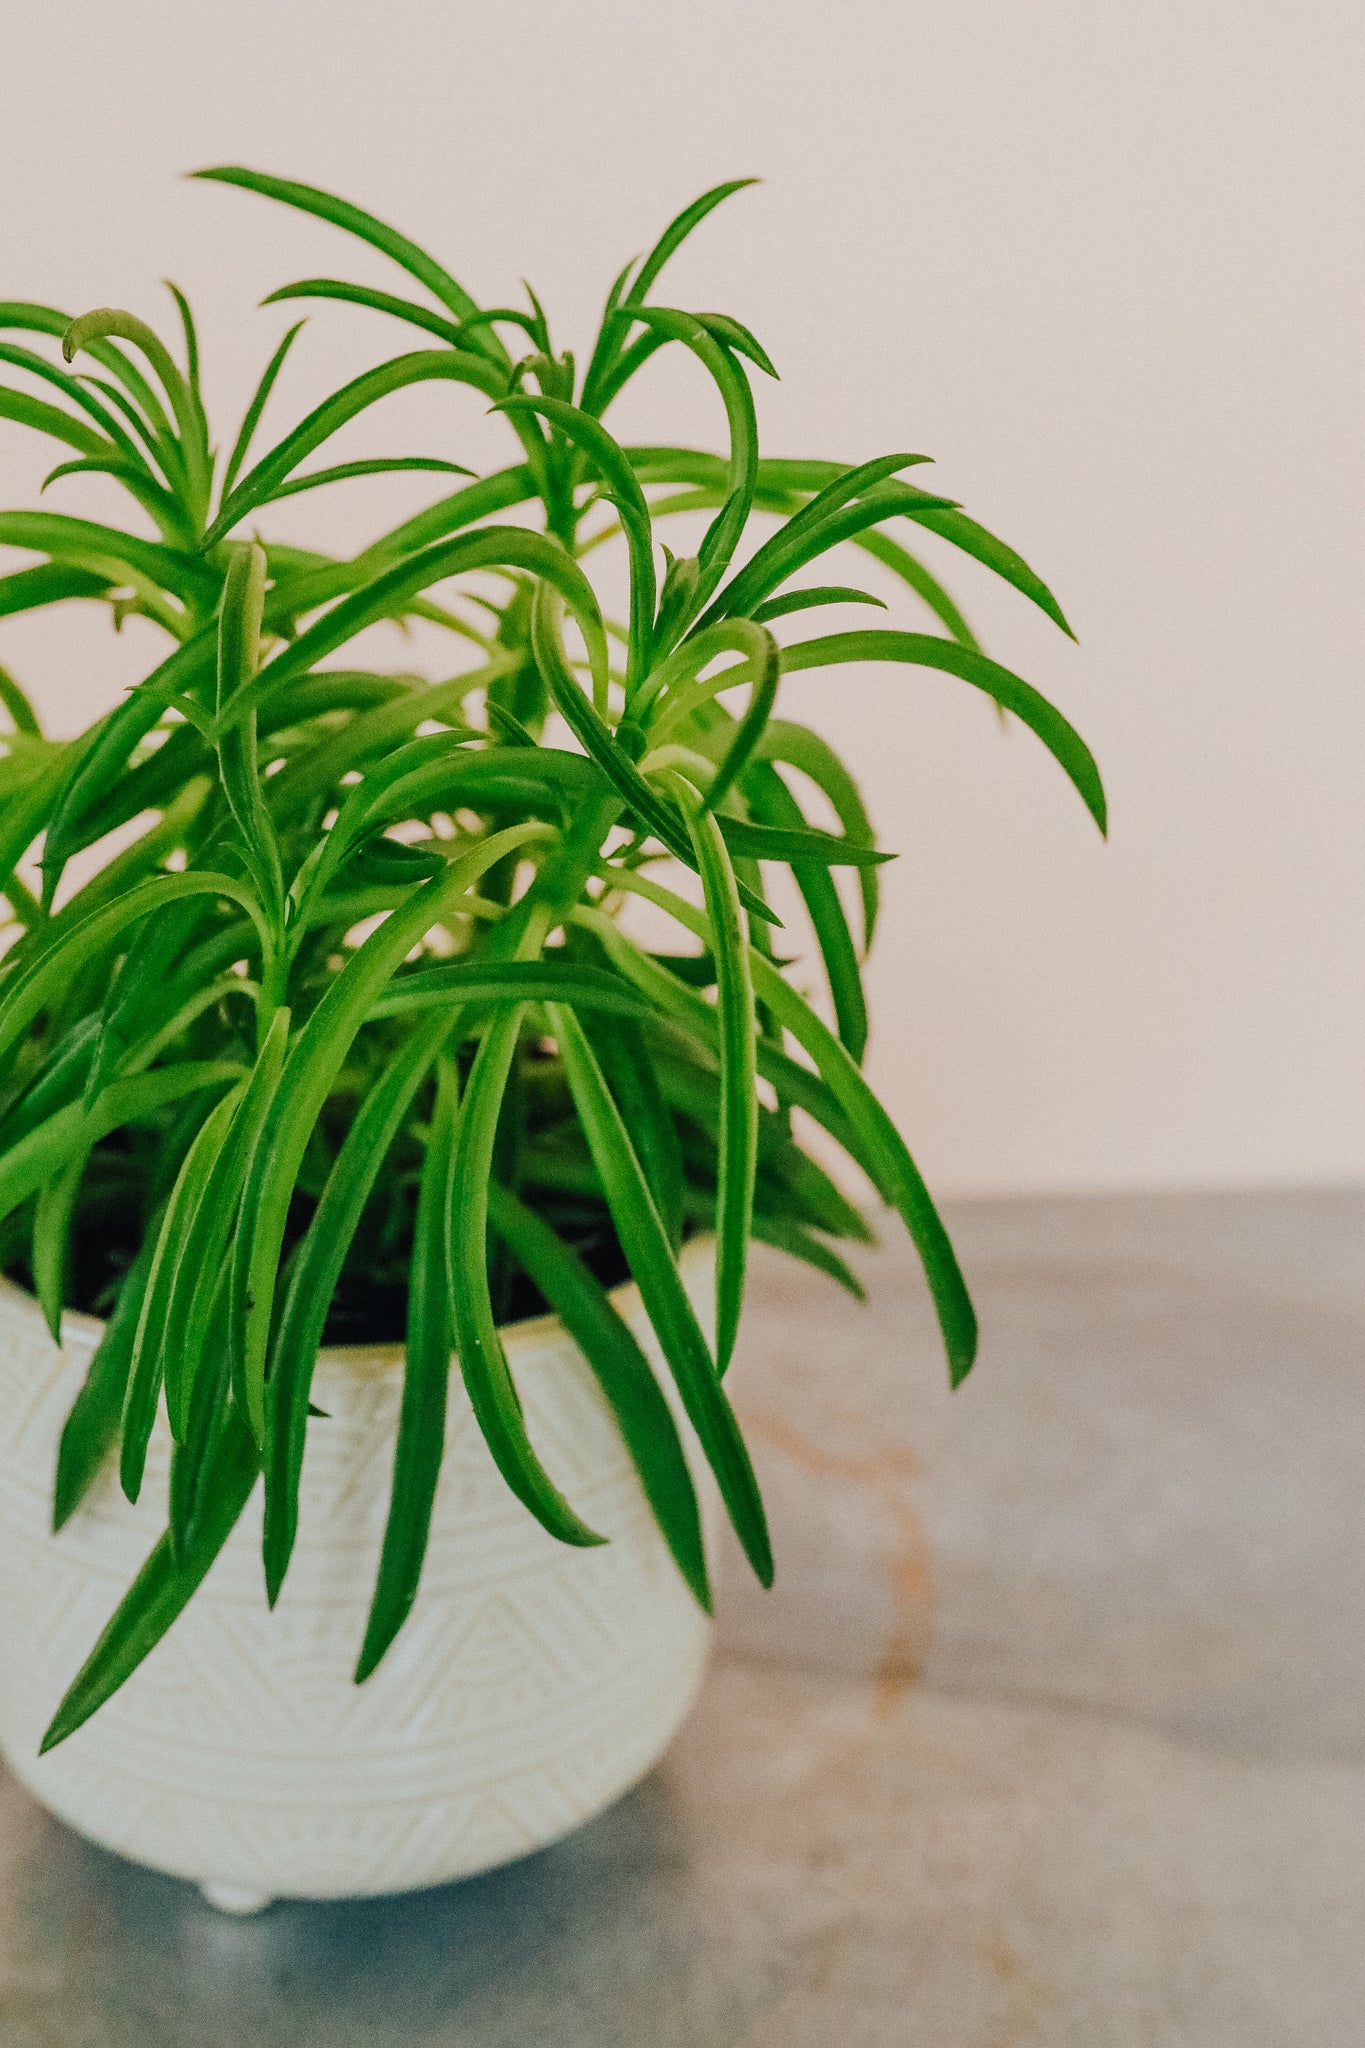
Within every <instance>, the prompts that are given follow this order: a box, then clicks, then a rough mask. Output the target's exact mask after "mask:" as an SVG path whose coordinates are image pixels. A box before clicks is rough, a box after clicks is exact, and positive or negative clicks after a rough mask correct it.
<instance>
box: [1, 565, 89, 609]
mask: <svg viewBox="0 0 1365 2048" xmlns="http://www.w3.org/2000/svg"><path fill="white" fill-rule="evenodd" d="M112 587H113V586H112V585H111V584H110V581H109V578H108V577H107V576H102V575H100V574H99V572H98V571H97V570H94V569H78V568H75V567H73V566H71V565H70V564H68V563H65V562H40V563H39V564H38V566H37V567H36V568H34V569H17V570H15V572H14V573H13V575H10V576H0V619H2V618H9V617H10V616H11V614H12V613H15V612H32V611H38V610H39V609H40V608H41V607H42V606H43V605H48V604H64V603H65V602H66V600H67V599H68V598H72V597H93V598H99V599H104V598H107V597H108V595H109V592H110V590H111V588H112Z"/></svg>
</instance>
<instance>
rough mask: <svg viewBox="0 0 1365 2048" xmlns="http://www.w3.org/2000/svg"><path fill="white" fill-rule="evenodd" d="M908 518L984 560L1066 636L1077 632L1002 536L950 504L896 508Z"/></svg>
mask: <svg viewBox="0 0 1365 2048" xmlns="http://www.w3.org/2000/svg"><path fill="white" fill-rule="evenodd" d="M899 509H900V510H902V511H903V512H904V513H905V516H906V518H907V519H913V520H914V521H915V523H916V525H917V526H926V527H928V529H929V531H930V533H937V534H941V535H942V536H943V538H944V540H946V541H951V542H952V545H953V546H954V547H955V548H961V550H962V552H963V553H964V554H966V555H970V556H971V557H972V558H973V560H974V561H978V562H981V563H984V565H985V567H986V568H988V569H992V570H994V572H995V574H996V575H997V576H1000V577H1002V578H1003V579H1004V581H1005V582H1006V583H1009V584H1012V585H1013V586H1014V588H1015V589H1016V590H1017V591H1020V592H1021V593H1022V595H1023V596H1025V597H1027V598H1028V599H1029V600H1030V601H1031V602H1032V603H1033V604H1036V605H1037V607H1038V609H1039V611H1042V612H1046V613H1047V616H1048V617H1049V618H1050V619H1051V620H1052V621H1053V622H1054V624H1056V625H1058V626H1060V627H1061V629H1062V631H1063V632H1064V633H1065V634H1066V635H1067V638H1068V639H1071V640H1074V639H1075V637H1076V635H1075V634H1074V633H1073V632H1072V630H1071V628H1070V626H1069V625H1068V624H1067V621H1066V615H1065V613H1064V612H1063V610H1062V608H1061V606H1060V605H1059V604H1058V602H1057V600H1056V598H1055V597H1054V596H1053V595H1052V592H1051V591H1050V590H1049V589H1048V587H1047V585H1046V583H1044V582H1043V579H1042V578H1041V576H1038V575H1035V573H1034V571H1033V570H1032V569H1030V567H1029V565H1028V563H1027V562H1026V561H1025V560H1024V559H1023V556H1022V555H1017V554H1016V553H1015V551H1014V549H1013V548H1012V547H1009V546H1007V544H1006V543H1005V542H1004V541H1003V540H997V539H996V537H995V535H994V534H993V533H987V531H986V529H985V527H984V526H978V525H977V523H976V521H975V520H974V519H969V518H968V517H967V514H966V513H965V512H962V511H958V510H956V509H953V508H945V509H944V510H942V511H935V510H934V508H933V507H932V506H928V505H926V506H923V507H919V508H912V507H911V506H908V505H905V506H901V507H900V508H899Z"/></svg>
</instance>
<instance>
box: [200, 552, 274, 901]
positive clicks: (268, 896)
mask: <svg viewBox="0 0 1365 2048" xmlns="http://www.w3.org/2000/svg"><path fill="white" fill-rule="evenodd" d="M265 573H266V564H265V549H264V548H263V547H261V546H260V545H259V544H258V543H257V542H256V541H247V542H245V543H244V544H243V545H241V546H238V547H235V548H234V549H233V550H232V557H231V560H230V561H229V563H228V572H227V577H226V580H225V582H224V584H223V600H222V606H221V609H220V611H219V614H218V694H217V699H216V708H217V714H218V721H219V734H220V736H219V739H218V774H219V779H220V781H221V783H222V788H223V795H224V796H225V797H226V798H227V801H228V807H229V809H230V810H231V812H232V815H233V817H234V818H235V819H236V821H237V830H238V832H239V833H240V834H241V839H242V851H243V853H244V854H245V856H246V863H247V868H248V871H249V872H250V874H251V876H252V879H253V880H254V882H255V884H256V887H257V889H258V891H259V892H260V896H261V901H262V904H263V906H264V908H265V911H266V915H267V917H268V918H269V919H270V920H271V923H272V925H273V924H274V921H275V920H276V919H277V918H278V917H279V916H280V914H281V909H282V905H283V900H284V881H283V877H282V875H281V871H280V849H279V844H278V842H277V840H276V837H275V828H274V825H273V823H272V822H271V817H270V812H269V810H268V809H267V807H266V802H265V798H264V796H263V794H262V792H261V779H260V772H259V769H258V766H257V758H256V717H255V713H254V712H248V713H247V715H246V716H245V717H243V718H240V719H238V720H236V721H235V722H234V723H233V724H230V725H227V724H225V720H224V714H225V713H226V712H227V711H228V710H229V708H230V707H231V706H232V705H233V704H234V702H235V700H236V698H237V697H238V696H239V695H240V694H241V693H242V692H243V691H244V690H246V689H247V688H248V686H249V684H250V683H251V680H252V678H253V677H254V676H255V674H256V671H257V667H258V664H259V661H260V639H261V615H262V613H263V611H264V609H265Z"/></svg>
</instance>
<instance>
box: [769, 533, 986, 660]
mask: <svg viewBox="0 0 1365 2048" xmlns="http://www.w3.org/2000/svg"><path fill="white" fill-rule="evenodd" d="M853 545H854V546H855V547H857V548H861V549H862V550H863V552H864V554H868V555H871V556H872V558H873V560H874V561H877V562H881V563H882V564H883V566H884V567H885V568H888V569H889V570H890V571H891V573H892V575H893V576H898V577H899V578H900V580H901V582H902V583H905V584H908V585H909V587H910V589H911V590H913V591H914V593H915V595H916V597H920V598H923V600H924V602H925V604H927V605H928V607H929V609H930V611H931V612H932V613H933V614H934V617H935V618H936V619H938V620H939V621H940V622H941V623H942V624H943V625H944V626H945V627H946V628H947V630H948V632H949V633H951V634H952V636H953V638H954V640H956V641H958V642H959V643H960V645H961V646H963V647H975V648H978V649H979V648H980V642H979V641H978V639H977V637H976V635H975V633H973V631H972V629H971V627H970V626H969V625H968V624H967V621H966V620H965V619H964V618H963V616H962V614H961V612H960V611H959V610H958V608H957V606H956V604H955V603H954V602H953V600H952V598H951V597H950V596H949V594H948V592H947V591H946V590H945V589H944V587H943V585H942V584H941V583H940V582H939V580H938V578H937V576H931V575H930V573H929V571H928V570H927V569H926V568H925V566H924V564H923V562H921V561H919V560H918V558H917V557H916V556H914V555H912V554H910V553H909V552H908V550H907V549H905V548H903V547H902V546H901V544H900V542H899V541H895V540H892V538H891V536H890V535H889V534H886V533H883V532H882V531H881V530H880V528H878V527H873V528H872V529H871V531H870V532H868V533H855V534H854V535H853ZM777 601H778V602H779V603H780V602H781V600H780V599H779V600H777ZM878 602H880V600H878ZM766 609H767V607H766V606H765V605H760V606H759V610H760V611H766Z"/></svg>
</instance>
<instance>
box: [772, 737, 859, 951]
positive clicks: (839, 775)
mask: <svg viewBox="0 0 1365 2048" xmlns="http://www.w3.org/2000/svg"><path fill="white" fill-rule="evenodd" d="M755 752H756V754H757V757H758V759H759V760H760V761H783V762H786V763H787V765H788V766H789V767H792V768H795V769H797V770H798V771H799V772H800V773H801V774H802V775H805V776H807V777H808V778H809V779H810V781H812V782H813V783H814V784H815V786H816V788H817V789H819V790H821V791H822V792H823V794H824V795H825V796H826V797H827V798H828V799H829V802H830V804H831V805H832V806H833V808H834V813H835V816H836V817H837V818H838V820H839V823H840V824H841V825H842V826H843V828H844V831H845V833H846V834H847V836H848V837H849V838H850V839H862V840H865V841H866V842H867V844H868V845H869V846H871V845H872V844H873V840H874V835H873V831H872V821H871V819H870V818H869V817H868V815H867V808H866V806H865V805H864V803H863V799H862V794H861V792H860V790H859V788H858V785H857V783H856V782H855V781H854V779H853V777H852V776H851V775H850V774H849V772H848V770H847V768H846V767H845V766H844V764H843V762H842V761H841V760H840V759H839V756H838V755H837V754H836V753H835V751H834V749H833V747H832V746H831V745H830V744H829V741H828V740H825V739H822V738H821V737H820V735H819V733H815V732H812V731H811V729H810V727H809V726H806V725H796V724H793V723H791V722H790V721H788V720H787V719H784V718H774V719H771V720H770V721H769V723H768V725H767V728H766V730H765V731H764V734H763V737H762V739H761V740H760V741H759V743H758V746H757V748H756V749H755ZM767 822H769V823H776V822H777V821H776V820H775V819H770V820H768V821H767ZM858 886H859V888H860V890H861V891H862V898H863V950H864V952H866V951H867V949H868V947H869V946H870V945H871V944H872V934H873V932H874V930H875V929H876V923H877V909H878V901H879V894H880V891H879V886H878V882H877V870H876V869H875V868H859V870H858Z"/></svg>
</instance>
